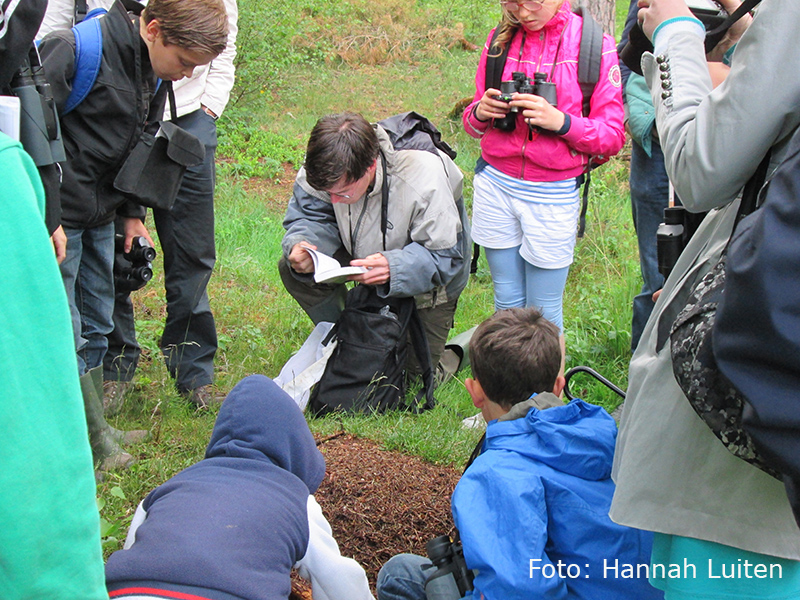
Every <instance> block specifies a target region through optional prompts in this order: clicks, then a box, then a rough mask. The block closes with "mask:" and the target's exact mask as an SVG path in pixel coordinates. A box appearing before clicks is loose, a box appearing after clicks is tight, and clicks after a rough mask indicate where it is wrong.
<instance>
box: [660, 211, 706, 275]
mask: <svg viewBox="0 0 800 600" xmlns="http://www.w3.org/2000/svg"><path fill="white" fill-rule="evenodd" d="M706 214H707V213H704V212H702V213H690V212H689V211H688V210H686V209H685V208H684V207H683V206H669V207H667V208H665V209H664V222H663V223H661V224H660V225H659V226H658V229H657V230H656V252H657V255H658V272H659V273H661V274H662V275H663V276H664V279H667V278H668V277H669V274H670V273H671V272H672V269H673V267H674V266H675V263H676V262H677V261H678V257H679V256H680V255H681V252H683V249H684V248H685V247H686V244H688V243H689V240H690V239H692V236H693V235H694V232H695V231H697V228H698V227H699V226H700V223H702V221H703V218H704V217H705V216H706Z"/></svg>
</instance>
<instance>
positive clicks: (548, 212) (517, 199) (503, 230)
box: [472, 166, 580, 269]
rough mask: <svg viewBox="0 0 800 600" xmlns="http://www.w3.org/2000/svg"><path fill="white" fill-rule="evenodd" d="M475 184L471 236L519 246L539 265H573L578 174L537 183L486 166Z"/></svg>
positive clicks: (492, 243)
mask: <svg viewBox="0 0 800 600" xmlns="http://www.w3.org/2000/svg"><path fill="white" fill-rule="evenodd" d="M512 185H513V188H512ZM473 187H474V192H473V196H472V239H473V240H474V241H475V242H476V243H477V244H480V245H481V246H485V247H486V248H496V249H505V248H515V247H516V246H520V251H519V253H520V255H521V256H522V258H524V259H525V260H526V261H527V262H529V263H530V264H532V265H534V266H535V267H539V268H540V269H561V268H563V267H567V266H569V265H571V264H572V259H573V253H574V250H575V239H576V235H577V230H578V216H579V214H580V197H579V193H578V192H579V188H578V186H577V184H576V182H575V178H572V179H569V180H567V181H565V182H545V183H536V182H532V181H523V180H518V179H513V178H510V177H508V175H505V174H503V173H500V171H498V170H497V169H494V168H493V167H491V166H487V167H486V168H485V169H484V170H482V171H481V172H480V173H478V174H476V175H475V179H474V181H473ZM565 190H566V193H565ZM554 192H555V193H554ZM523 198H524V199H523ZM548 198H552V203H551V202H549V201H548Z"/></svg>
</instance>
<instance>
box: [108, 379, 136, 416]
mask: <svg viewBox="0 0 800 600" xmlns="http://www.w3.org/2000/svg"><path fill="white" fill-rule="evenodd" d="M130 387H131V382H130V381H117V380H106V381H104V382H103V412H105V415H106V416H107V417H113V416H116V415H117V414H119V411H120V410H122V404H123V403H124V402H125V394H127V393H128V390H129V389H130Z"/></svg>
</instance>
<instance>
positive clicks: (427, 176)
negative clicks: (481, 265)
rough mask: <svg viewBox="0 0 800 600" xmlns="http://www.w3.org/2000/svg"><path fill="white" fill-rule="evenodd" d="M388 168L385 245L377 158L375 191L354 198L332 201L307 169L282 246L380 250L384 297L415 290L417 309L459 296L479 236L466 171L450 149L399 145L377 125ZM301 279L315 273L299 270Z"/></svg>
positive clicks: (361, 253) (361, 252) (356, 253)
mask: <svg viewBox="0 0 800 600" xmlns="http://www.w3.org/2000/svg"><path fill="white" fill-rule="evenodd" d="M375 127H376V129H377V133H378V141H379V143H380V146H381V150H382V151H383V154H384V156H385V157H386V169H387V171H388V175H389V210H388V230H387V232H386V250H384V249H383V239H382V235H381V228H380V219H381V185H382V182H383V178H384V177H386V173H384V171H383V167H382V164H381V160H380V159H379V160H378V169H377V172H376V178H375V185H374V187H373V189H372V191H371V192H370V193H369V194H368V195H367V196H366V197H365V198H362V199H361V200H359V201H358V202H356V203H355V204H350V205H347V204H333V203H331V200H330V195H329V194H328V193H326V192H321V191H319V190H315V189H314V188H312V187H311V186H310V185H309V184H308V182H307V181H306V172H305V168H303V169H300V172H299V173H298V174H297V178H296V180H295V184H294V191H293V193H292V199H291V200H290V201H289V207H288V209H287V211H286V217H285V219H284V221H283V226H284V228H285V229H286V234H285V235H284V238H283V253H284V256H288V255H289V252H290V251H291V249H292V247H293V246H294V245H295V244H297V243H299V242H301V241H307V242H309V243H311V244H314V245H315V246H317V247H318V248H319V250H320V251H321V252H324V253H325V254H328V255H331V256H332V255H333V254H334V253H336V252H337V251H338V250H339V249H341V248H344V249H345V250H346V251H347V252H348V253H349V254H350V255H351V256H352V257H353V258H365V257H367V256H369V255H370V254H374V253H376V252H380V253H382V254H383V255H384V256H385V257H386V259H387V260H388V261H389V270H390V275H389V281H388V282H387V283H386V284H384V285H381V286H378V293H379V294H380V295H381V296H382V297H408V296H414V297H415V299H416V301H417V307H418V308H428V307H433V306H437V305H439V304H443V303H444V302H447V301H448V300H452V299H455V298H457V297H458V296H459V294H460V293H461V291H462V290H463V289H464V287H465V286H466V285H467V280H468V279H469V259H470V247H471V244H472V240H471V238H470V233H469V220H468V218H467V213H466V210H465V208H464V201H463V198H462V196H461V193H462V180H463V175H462V174H461V171H460V170H459V168H458V167H457V166H456V164H455V163H454V162H453V161H452V160H451V159H450V158H449V157H448V156H446V155H445V154H443V153H442V152H439V153H438V154H439V156H438V157H437V156H435V155H434V154H432V153H430V152H427V151H423V150H398V151H396V150H395V149H394V148H393V147H392V144H391V142H390V141H389V137H388V135H387V134H386V132H385V131H384V130H383V129H382V128H381V127H380V126H379V125H376V126H375ZM292 274H293V275H294V276H296V277H298V278H301V279H302V278H308V279H309V280H310V279H311V277H310V276H309V275H302V274H299V273H295V272H294V271H292Z"/></svg>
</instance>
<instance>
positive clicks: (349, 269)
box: [303, 246, 367, 283]
mask: <svg viewBox="0 0 800 600" xmlns="http://www.w3.org/2000/svg"><path fill="white" fill-rule="evenodd" d="M303 247H304V248H305V250H306V252H308V253H309V254H310V255H311V259H312V260H313V261H314V281H316V282H317V283H343V282H345V281H347V278H348V277H349V276H350V275H358V274H359V273H366V272H367V270H366V269H365V268H364V267H353V266H349V265H348V266H346V267H343V266H342V265H340V264H339V261H338V260H336V259H335V258H333V257H332V256H328V255H327V254H323V253H322V252H320V251H319V250H312V249H311V248H308V247H306V246H303Z"/></svg>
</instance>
